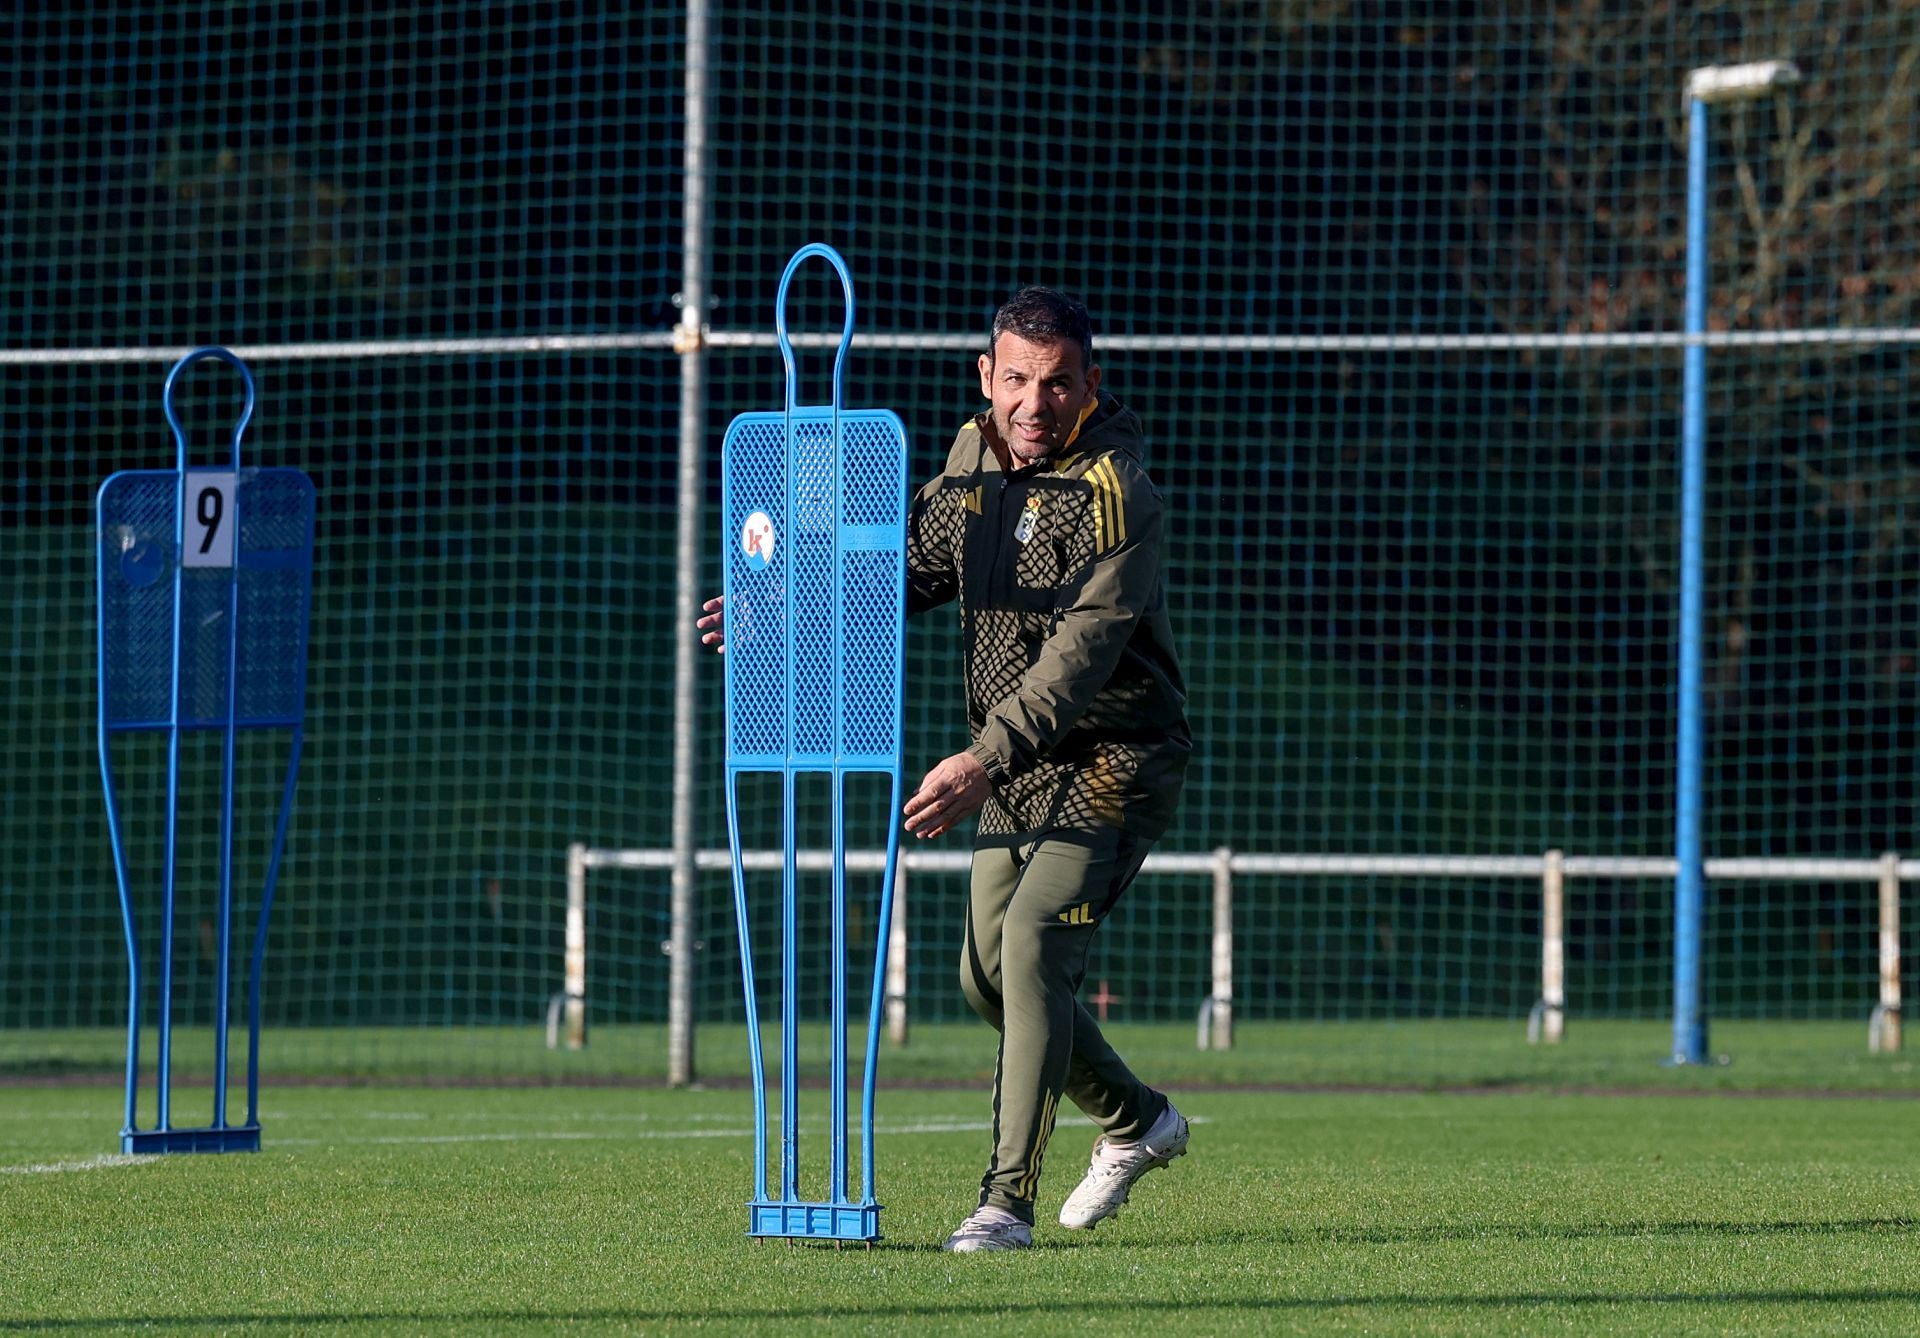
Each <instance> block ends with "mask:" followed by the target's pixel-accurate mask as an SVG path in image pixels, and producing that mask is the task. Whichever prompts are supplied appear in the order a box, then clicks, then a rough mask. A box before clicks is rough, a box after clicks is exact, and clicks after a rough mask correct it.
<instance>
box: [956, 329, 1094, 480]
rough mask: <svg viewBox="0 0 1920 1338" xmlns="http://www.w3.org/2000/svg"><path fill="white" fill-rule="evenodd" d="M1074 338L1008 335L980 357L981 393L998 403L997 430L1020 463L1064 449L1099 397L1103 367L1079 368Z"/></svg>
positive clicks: (995, 409)
mask: <svg viewBox="0 0 1920 1338" xmlns="http://www.w3.org/2000/svg"><path fill="white" fill-rule="evenodd" d="M1080 362H1081V358H1080V345H1079V343H1078V342H1076V341H1074V340H1072V339H1046V340H1041V341H1040V342H1038V343H1035V342H1033V341H1032V340H1028V339H1022V338H1021V337H1020V336H1019V335H1017V334H1013V333H1012V332H1008V333H1006V334H1003V335H1001V336H1000V339H999V341H998V342H997V343H995V344H994V346H993V356H992V357H988V356H987V355H986V354H984V353H983V354H981V355H980V393H981V394H983V395H985V396H986V397H987V398H988V399H989V400H991V401H992V402H993V427H994V431H996V432H998V433H999V434H1000V440H1001V441H1002V442H1004V443H1006V447H1007V449H1008V450H1009V451H1011V452H1012V453H1013V458H1014V460H1015V462H1016V464H1017V465H1020V466H1025V465H1035V464H1039V463H1040V462H1041V461H1042V460H1045V459H1046V458H1047V457H1048V456H1050V455H1052V454H1053V453H1054V452H1055V451H1057V450H1059V449H1060V447H1061V445H1062V444H1063V443H1064V442H1065V441H1066V439H1067V437H1068V435H1069V434H1071V433H1072V431H1073V428H1074V425H1075V424H1076V423H1078V422H1079V421H1080V414H1081V413H1082V411H1084V410H1085V409H1086V407H1087V406H1088V405H1090V404H1092V403H1093V402H1094V400H1095V399H1096V398H1097V397H1098V396H1099V393H1100V369H1099V368H1098V367H1082V366H1081V365H1080Z"/></svg>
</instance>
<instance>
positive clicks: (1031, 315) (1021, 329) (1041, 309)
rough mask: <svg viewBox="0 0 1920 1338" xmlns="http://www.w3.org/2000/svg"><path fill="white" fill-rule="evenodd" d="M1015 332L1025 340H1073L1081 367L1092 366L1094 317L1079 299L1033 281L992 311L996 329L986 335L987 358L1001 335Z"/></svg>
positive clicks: (1084, 369)
mask: <svg viewBox="0 0 1920 1338" xmlns="http://www.w3.org/2000/svg"><path fill="white" fill-rule="evenodd" d="M1003 334H1016V335H1019V336H1020V337H1021V338H1022V339H1028V340H1032V341H1034V342H1036V343H1037V342H1039V341H1040V340H1043V339H1071V340H1073V341H1074V342H1075V343H1076V344H1078V345H1080V370H1081V371H1083V372H1084V371H1086V370H1087V369H1089V368H1090V367H1092V366H1093V318H1092V317H1090V316H1088V315H1087V309H1086V307H1085V306H1083V305H1082V304H1081V303H1080V301H1079V299H1078V298H1075V297H1073V296H1072V295H1070V294H1068V293H1063V292H1061V291H1060V290H1059V289H1058V288H1048V287H1046V286H1045V285H1044V284H1037V283H1036V284H1030V285H1028V286H1027V287H1025V288H1022V289H1021V290H1020V291H1019V292H1017V293H1015V294H1014V295H1013V296H1012V297H1010V298H1008V299H1007V300H1006V301H1005V302H1002V303H1001V304H1000V310H998V311H996V312H994V313H993V332H992V333H991V334H990V335H989V336H988V338H987V357H989V358H991V357H993V351H994V349H995V348H996V347H998V346H999V343H1000V336H1001V335H1003Z"/></svg>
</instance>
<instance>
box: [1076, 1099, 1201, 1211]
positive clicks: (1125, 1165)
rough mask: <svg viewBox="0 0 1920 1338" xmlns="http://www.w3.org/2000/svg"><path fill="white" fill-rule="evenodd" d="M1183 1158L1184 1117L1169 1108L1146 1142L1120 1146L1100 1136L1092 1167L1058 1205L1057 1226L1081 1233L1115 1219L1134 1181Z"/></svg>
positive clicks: (1185, 1153) (1141, 1141)
mask: <svg viewBox="0 0 1920 1338" xmlns="http://www.w3.org/2000/svg"><path fill="white" fill-rule="evenodd" d="M1186 1155H1187V1121H1186V1117H1185V1116H1183V1115H1181V1113H1180V1112H1179V1111H1177V1110H1175V1109H1174V1108H1173V1106H1172V1105H1171V1104H1169V1105H1168V1106H1167V1113H1166V1114H1164V1115H1162V1116H1161V1117H1160V1118H1159V1119H1157V1120H1155V1121H1154V1122H1153V1128H1151V1129H1149V1130H1147V1136H1146V1137H1145V1138H1142V1139H1138V1140H1136V1141H1134V1142H1131V1143H1121V1142H1117V1141H1115V1140H1114V1139H1111V1138H1108V1137H1107V1136H1106V1135H1104V1134H1102V1135H1101V1136H1100V1138H1099V1139H1097V1140H1096V1141H1095V1142H1094V1145H1093V1164H1092V1165H1090V1166H1088V1167H1087V1174H1086V1178H1085V1179H1083V1180H1082V1181H1081V1182H1080V1184H1079V1187H1078V1188H1076V1189H1075V1190H1074V1191H1073V1193H1071V1194H1069V1195H1067V1201H1066V1202H1065V1203H1063V1204H1061V1205H1060V1225H1061V1226H1063V1227H1071V1228H1073V1229H1074V1230H1076V1231H1084V1230H1089V1229H1091V1228H1092V1227H1093V1226H1094V1224H1095V1223H1098V1222H1104V1221H1106V1220H1107V1219H1108V1218H1109V1217H1113V1216H1115V1215H1117V1214H1118V1213H1119V1211H1120V1205H1121V1204H1123V1203H1125V1202H1126V1201H1127V1194H1128V1193H1129V1192H1130V1191H1131V1190H1132V1189H1133V1182H1134V1181H1136V1180H1138V1179H1139V1178H1140V1177H1141V1176H1143V1175H1145V1174H1146V1173H1147V1172H1148V1171H1151V1170H1153V1169H1154V1168H1155V1167H1157V1166H1165V1165H1167V1164H1168V1163H1169V1162H1171V1161H1172V1160H1173V1159H1174V1158H1175V1157H1184V1156H1186Z"/></svg>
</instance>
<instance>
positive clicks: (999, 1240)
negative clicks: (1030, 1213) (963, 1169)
mask: <svg viewBox="0 0 1920 1338" xmlns="http://www.w3.org/2000/svg"><path fill="white" fill-rule="evenodd" d="M940 1248H941V1249H943V1250H951V1251H952V1252H953V1253H955V1254H979V1253H981V1252H982V1251H985V1250H1027V1249H1032V1248H1033V1228H1032V1227H1030V1226H1028V1225H1027V1224H1026V1223H1025V1222H1022V1221H1021V1220H1020V1219H1019V1218H1017V1217H1015V1216H1014V1215H1013V1214H1012V1213H1010V1212H1008V1211H1007V1210H1006V1209H1005V1208H976V1209H974V1212H973V1216H972V1217H969V1218H968V1219H967V1220H966V1221H964V1222H962V1223H961V1224H960V1227H959V1229H958V1230H957V1231H955V1232H954V1233H953V1234H952V1235H951V1236H948V1237H947V1243H946V1244H945V1245H942V1246H941V1247H940Z"/></svg>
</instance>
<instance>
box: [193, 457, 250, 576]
mask: <svg viewBox="0 0 1920 1338" xmlns="http://www.w3.org/2000/svg"><path fill="white" fill-rule="evenodd" d="M236 480H237V476H236V475H235V474H234V473H233V472H232V471H225V472H221V471H216V470H208V469H190V470H187V471H186V493H187V496H186V503H187V504H186V508H185V510H184V511H183V512H182V517H181V529H182V530H183V531H184V533H183V534H182V535H181V545H180V565H181V566H183V567H231V566H232V565H233V492H234V485H235V482H236Z"/></svg>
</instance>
